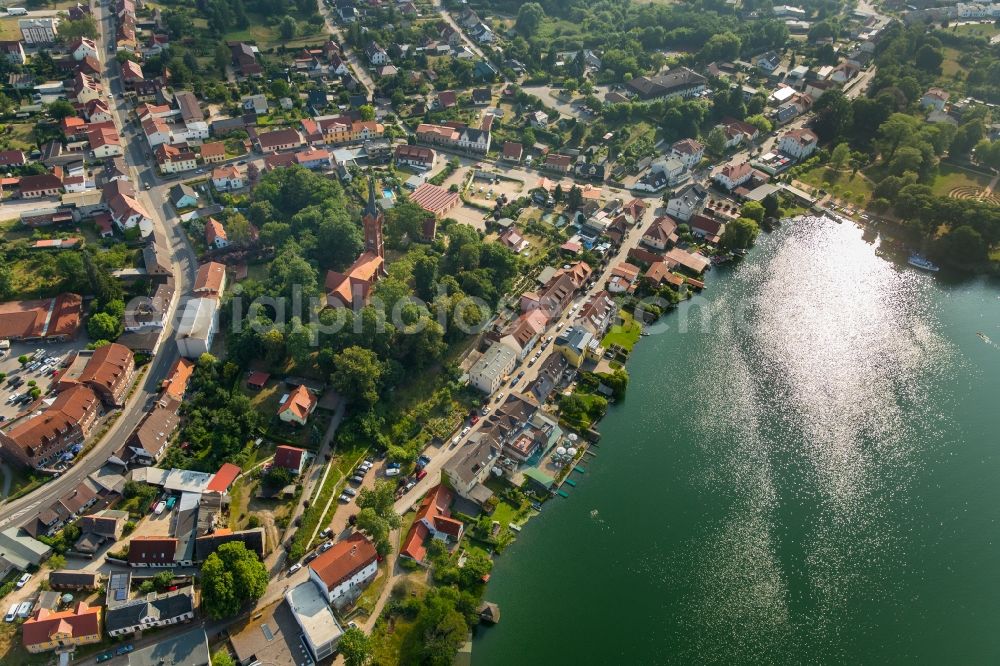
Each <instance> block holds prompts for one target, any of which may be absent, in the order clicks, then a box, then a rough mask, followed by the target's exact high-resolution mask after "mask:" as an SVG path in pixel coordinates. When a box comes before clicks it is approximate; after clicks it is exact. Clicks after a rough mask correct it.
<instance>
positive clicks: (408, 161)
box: [395, 144, 437, 171]
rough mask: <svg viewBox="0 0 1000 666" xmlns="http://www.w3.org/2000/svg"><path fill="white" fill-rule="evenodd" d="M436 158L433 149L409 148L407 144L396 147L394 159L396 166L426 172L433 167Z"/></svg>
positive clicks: (422, 147)
mask: <svg viewBox="0 0 1000 666" xmlns="http://www.w3.org/2000/svg"><path fill="white" fill-rule="evenodd" d="M436 157H437V155H436V154H435V153H434V150H433V149H431V148H426V147H424V146H411V145H408V144H402V145H399V146H396V151H395V158H396V164H397V165H399V164H402V165H405V166H411V167H414V168H416V169H421V170H425V171H426V170H428V169H431V168H433V167H434V160H435V159H436Z"/></svg>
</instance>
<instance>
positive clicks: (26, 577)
mask: <svg viewBox="0 0 1000 666" xmlns="http://www.w3.org/2000/svg"><path fill="white" fill-rule="evenodd" d="M29 580H31V574H30V573H26V574H24V575H23V576H21V577H20V578H18V579H17V589H19V590H20V589H21V588H22V587H24V586H25V585H27V584H28V581H29Z"/></svg>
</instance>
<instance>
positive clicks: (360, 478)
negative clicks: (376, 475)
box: [351, 471, 399, 484]
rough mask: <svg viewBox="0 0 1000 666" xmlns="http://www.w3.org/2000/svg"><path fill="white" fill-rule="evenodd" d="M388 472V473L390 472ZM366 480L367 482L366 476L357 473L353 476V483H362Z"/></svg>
mask: <svg viewBox="0 0 1000 666" xmlns="http://www.w3.org/2000/svg"><path fill="white" fill-rule="evenodd" d="M386 473H387V474H388V472H386ZM396 474H399V472H398V471H397V472H396ZM364 482H365V477H363V476H358V475H357V474H355V475H354V476H352V477H351V483H357V484H362V483H364Z"/></svg>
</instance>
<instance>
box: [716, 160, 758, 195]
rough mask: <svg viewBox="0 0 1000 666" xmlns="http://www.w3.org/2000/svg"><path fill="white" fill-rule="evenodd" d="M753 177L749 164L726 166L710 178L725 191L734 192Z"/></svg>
mask: <svg viewBox="0 0 1000 666" xmlns="http://www.w3.org/2000/svg"><path fill="white" fill-rule="evenodd" d="M752 176H753V168H752V167H751V166H750V163H749V162H742V163H740V164H727V165H726V166H724V167H722V169H721V170H720V171H718V172H717V173H715V174H714V175H713V176H712V179H713V180H714V181H715V182H717V183H718V184H719V185H721V186H722V187H724V188H726V189H727V190H735V189H736V188H737V187H739V186H740V185H742V184H743V183H745V182H747V181H748V180H750V178H751V177H752Z"/></svg>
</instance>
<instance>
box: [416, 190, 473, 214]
mask: <svg viewBox="0 0 1000 666" xmlns="http://www.w3.org/2000/svg"><path fill="white" fill-rule="evenodd" d="M410 201H412V202H413V203H415V204H417V205H418V206H420V207H421V208H423V209H424V210H426V211H427V212H428V213H431V214H432V215H434V217H437V218H440V217H443V216H444V215H445V213H447V212H448V211H450V210H451V209H452V208H454V207H455V206H457V205H458V204H459V202H460V201H461V198H460V197H459V196H458V192H452V191H450V190H449V189H448V188H445V187H441V186H440V185H434V184H433V183H421V184H420V185H418V186H417V189H415V190H413V193H412V194H410Z"/></svg>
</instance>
